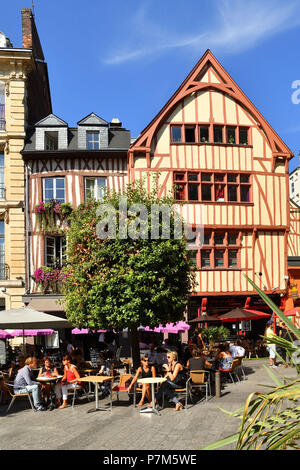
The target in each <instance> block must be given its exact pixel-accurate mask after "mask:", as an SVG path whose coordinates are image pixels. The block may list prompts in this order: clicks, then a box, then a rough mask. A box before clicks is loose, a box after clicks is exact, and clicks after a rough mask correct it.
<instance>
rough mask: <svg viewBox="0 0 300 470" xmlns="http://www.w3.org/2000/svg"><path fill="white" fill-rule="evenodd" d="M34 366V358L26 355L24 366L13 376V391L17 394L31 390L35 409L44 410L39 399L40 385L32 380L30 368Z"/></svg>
mask: <svg viewBox="0 0 300 470" xmlns="http://www.w3.org/2000/svg"><path fill="white" fill-rule="evenodd" d="M36 367H37V360H36V358H35V357H28V358H27V359H26V361H25V366H24V367H22V369H20V370H19V371H18V373H17V376H16V378H15V381H14V393H15V394H16V395H18V394H21V393H27V392H31V393H32V398H33V404H34V407H35V409H36V410H37V411H45V408H44V407H43V405H42V399H41V386H40V384H39V383H38V382H36V381H34V380H32V379H33V376H32V369H36Z"/></svg>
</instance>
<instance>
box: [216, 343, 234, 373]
mask: <svg viewBox="0 0 300 470" xmlns="http://www.w3.org/2000/svg"><path fill="white" fill-rule="evenodd" d="M215 361H216V368H217V369H230V368H231V366H232V361H233V357H232V356H231V354H230V351H229V344H228V343H222V344H220V346H219V350H218V351H217V354H216V357H215Z"/></svg>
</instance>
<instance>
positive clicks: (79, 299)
mask: <svg viewBox="0 0 300 470" xmlns="http://www.w3.org/2000/svg"><path fill="white" fill-rule="evenodd" d="M124 197H126V198H127V206H128V208H130V207H133V208H134V207H135V208H136V207H139V206H133V205H134V204H142V205H143V206H144V207H145V208H147V214H148V216H147V218H146V221H145V222H144V223H140V224H138V223H137V219H136V217H135V216H136V214H135V213H134V212H135V211H134V210H132V211H131V213H130V211H129V212H126V211H125V212H124V211H123V209H122V204H124ZM108 203H109V204H110V205H111V206H112V207H113V208H114V209H115V215H116V217H117V220H118V221H121V224H117V226H116V230H115V234H114V235H115V238H106V239H101V238H99V237H98V236H97V233H98V232H97V224H98V223H100V222H101V223H103V221H104V220H105V216H107V213H105V212H104V211H103V209H105V207H106V206H105V204H108ZM154 204H156V205H157V207H159V208H162V207H163V206H162V205H164V207H169V208H172V207H173V204H174V200H173V199H172V197H171V196H167V197H163V198H160V197H159V196H158V189H153V190H152V191H151V192H147V191H146V190H145V189H144V185H143V182H140V183H136V184H135V185H128V187H127V189H126V191H125V193H124V194H123V196H121V195H120V194H119V193H116V192H113V193H112V194H110V195H107V196H105V198H104V200H103V201H102V202H96V201H93V200H92V201H89V202H87V203H85V204H81V205H80V206H79V207H78V208H77V209H76V210H75V211H74V212H73V214H72V215H71V224H70V229H69V231H68V253H67V256H68V272H69V275H68V277H67V279H66V281H65V294H66V299H65V304H66V315H67V318H68V319H69V321H70V322H72V324H74V325H75V326H77V327H78V328H83V327H85V328H90V329H97V328H112V327H114V328H117V329H122V328H126V327H128V328H129V329H130V331H131V336H132V350H133V359H134V367H136V366H137V365H138V363H139V350H138V338H137V328H138V327H139V326H140V325H149V326H151V327H154V326H157V325H158V324H159V323H162V324H166V323H168V322H170V321H172V322H175V321H178V320H181V319H182V318H183V314H184V311H185V308H186V305H187V302H188V298H189V294H190V291H191V288H192V285H193V280H194V276H193V273H192V271H191V269H190V267H191V261H190V257H189V252H188V250H187V249H186V241H185V238H184V236H181V238H179V239H174V233H175V230H176V221H175V217H174V212H171V216H170V224H169V228H170V238H169V239H164V238H163V237H162V233H163V232H162V230H163V229H167V228H168V227H167V224H166V222H165V221H164V219H163V217H162V216H160V217H159V219H158V221H159V228H160V235H159V236H158V238H157V239H152V238H150V233H151V208H152V207H153V205H154ZM101 211H102V214H101V213H100V212H101ZM111 220H112V219H110V221H111ZM182 223H183V222H182V220H181V221H180V224H181V226H182ZM124 228H126V230H127V231H128V232H129V233H131V234H132V233H133V232H134V230H136V231H137V233H138V235H141V236H142V237H143V238H136V239H134V238H130V237H127V238H125V237H124ZM106 229H108V230H109V223H108V225H107V226H106ZM146 235H147V236H146Z"/></svg>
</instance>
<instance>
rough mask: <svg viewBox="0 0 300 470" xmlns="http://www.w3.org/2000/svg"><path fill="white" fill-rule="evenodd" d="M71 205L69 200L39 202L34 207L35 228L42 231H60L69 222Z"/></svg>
mask: <svg viewBox="0 0 300 470" xmlns="http://www.w3.org/2000/svg"><path fill="white" fill-rule="evenodd" d="M72 211H73V207H72V205H71V204H70V203H69V202H57V201H55V200H53V201H49V202H46V203H45V202H41V203H39V204H37V205H36V206H35V207H34V213H35V215H36V221H37V228H38V230H39V231H43V232H48V233H50V232H61V231H63V230H64V227H65V226H66V225H68V224H69V219H70V215H71V213H72Z"/></svg>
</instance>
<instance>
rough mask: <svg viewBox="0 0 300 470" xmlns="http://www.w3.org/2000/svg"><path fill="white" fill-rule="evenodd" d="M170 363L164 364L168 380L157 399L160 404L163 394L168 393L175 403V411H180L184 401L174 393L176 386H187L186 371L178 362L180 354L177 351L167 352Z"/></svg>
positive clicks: (163, 384)
mask: <svg viewBox="0 0 300 470" xmlns="http://www.w3.org/2000/svg"><path fill="white" fill-rule="evenodd" d="M167 359H168V364H164V367H163V368H164V371H165V377H166V379H167V381H166V382H163V383H162V384H161V386H160V387H159V389H158V391H157V393H156V400H157V402H158V403H159V404H160V403H161V401H162V397H163V394H164V395H166V396H167V397H168V398H169V400H170V401H172V402H173V403H174V404H175V408H174V411H180V410H182V408H183V405H182V403H181V402H180V401H179V400H178V398H177V397H176V396H175V394H174V390H175V389H176V388H180V387H185V386H186V380H187V378H186V372H185V370H184V368H183V366H182V364H180V362H178V360H177V359H178V355H177V352H176V351H169V352H168V354H167Z"/></svg>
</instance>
